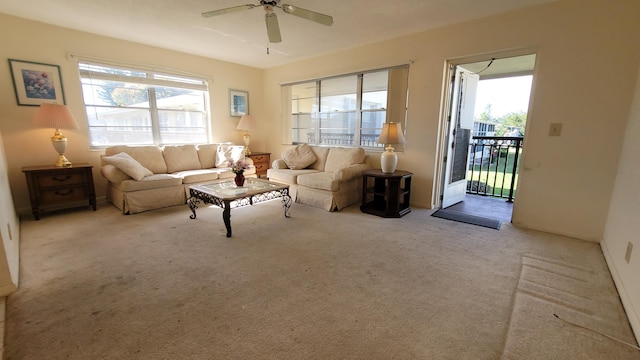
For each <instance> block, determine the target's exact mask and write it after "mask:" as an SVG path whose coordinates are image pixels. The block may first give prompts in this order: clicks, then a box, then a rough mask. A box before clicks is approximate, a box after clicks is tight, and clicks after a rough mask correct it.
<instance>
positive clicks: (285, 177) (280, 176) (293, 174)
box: [267, 169, 318, 185]
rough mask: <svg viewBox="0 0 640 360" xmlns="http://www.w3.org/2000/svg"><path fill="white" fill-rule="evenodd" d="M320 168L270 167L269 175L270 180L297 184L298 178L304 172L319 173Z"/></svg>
mask: <svg viewBox="0 0 640 360" xmlns="http://www.w3.org/2000/svg"><path fill="white" fill-rule="evenodd" d="M317 172H318V170H313V169H302V170H290V169H268V170H267V177H268V178H269V181H276V182H284V183H286V184H292V185H295V184H297V178H298V176H299V175H302V174H310V173H317Z"/></svg>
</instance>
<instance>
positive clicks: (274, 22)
mask: <svg viewBox="0 0 640 360" xmlns="http://www.w3.org/2000/svg"><path fill="white" fill-rule="evenodd" d="M264 21H265V22H266V23H267V34H268V35H269V42H272V43H279V42H281V41H282V37H280V26H278V17H277V16H276V14H274V13H267V14H265V16H264Z"/></svg>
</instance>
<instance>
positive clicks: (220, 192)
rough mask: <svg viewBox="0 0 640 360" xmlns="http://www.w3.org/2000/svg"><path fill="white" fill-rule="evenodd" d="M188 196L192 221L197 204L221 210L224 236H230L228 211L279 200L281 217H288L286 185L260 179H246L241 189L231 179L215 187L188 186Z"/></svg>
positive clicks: (210, 185)
mask: <svg viewBox="0 0 640 360" xmlns="http://www.w3.org/2000/svg"><path fill="white" fill-rule="evenodd" d="M189 194H190V197H189V198H188V199H187V205H189V209H191V212H192V213H193V214H192V215H190V216H189V217H190V218H191V219H195V218H196V209H197V208H198V204H199V203H200V201H202V202H204V203H205V204H212V205H216V206H218V207H220V208H222V209H223V211H222V220H223V221H224V225H225V227H226V228H227V237H231V208H232V207H233V208H236V207H241V206H248V205H253V204H257V203H261V202H265V201H269V200H274V199H278V198H281V199H282V207H283V208H284V217H287V218H288V217H289V208H290V207H291V196H289V185H287V184H280V183H276V182H272V181H268V180H263V179H254V178H247V179H246V180H245V183H244V186H241V187H239V186H236V184H235V182H234V181H233V179H229V181H223V182H219V183H215V184H202V185H192V186H189Z"/></svg>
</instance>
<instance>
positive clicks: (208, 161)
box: [198, 144, 219, 169]
mask: <svg viewBox="0 0 640 360" xmlns="http://www.w3.org/2000/svg"><path fill="white" fill-rule="evenodd" d="M218 146H219V145H218V144H201V145H198V159H199V160H200V167H201V168H203V169H210V168H213V167H216V152H217V151H218Z"/></svg>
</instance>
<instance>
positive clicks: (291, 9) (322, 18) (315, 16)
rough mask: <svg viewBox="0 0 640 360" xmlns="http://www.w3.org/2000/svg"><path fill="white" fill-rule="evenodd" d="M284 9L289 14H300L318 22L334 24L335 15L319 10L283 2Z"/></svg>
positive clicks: (304, 17)
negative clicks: (322, 12)
mask: <svg viewBox="0 0 640 360" xmlns="http://www.w3.org/2000/svg"><path fill="white" fill-rule="evenodd" d="M282 10H283V11H284V12H286V13H287V14H291V15H295V16H299V17H301V18H303V19H307V20H311V21H315V22H317V23H318V24H322V25H327V26H331V24H333V17H331V16H329V15H325V14H321V13H319V12H315V11H311V10H307V9H303V8H299V7H297V6H293V5H287V4H282Z"/></svg>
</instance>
